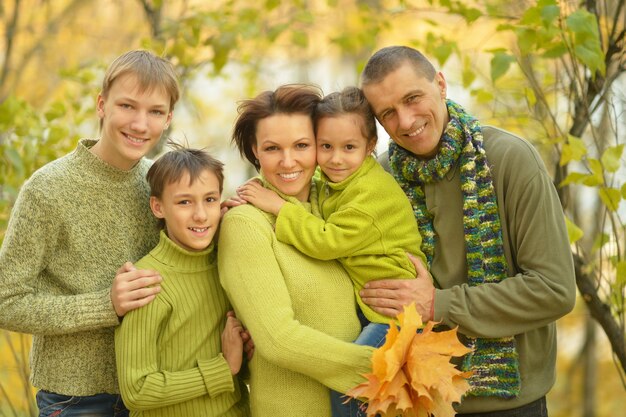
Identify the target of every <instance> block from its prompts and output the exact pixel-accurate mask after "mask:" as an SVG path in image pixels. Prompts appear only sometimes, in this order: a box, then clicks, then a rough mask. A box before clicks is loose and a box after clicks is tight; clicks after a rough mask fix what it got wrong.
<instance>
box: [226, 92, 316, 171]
mask: <svg viewBox="0 0 626 417" xmlns="http://www.w3.org/2000/svg"><path fill="white" fill-rule="evenodd" d="M321 98H322V92H321V90H320V89H319V87H316V86H314V85H310V84H287V85H282V86H280V87H278V88H277V89H276V90H274V91H264V92H262V93H261V94H259V95H258V96H256V97H254V98H251V99H247V100H243V101H242V102H241V103H240V104H239V107H238V108H237V111H238V113H239V115H238V116H237V120H235V126H234V128H233V136H232V142H233V143H234V144H235V145H236V146H237V148H238V149H239V153H240V154H241V156H242V157H245V158H246V159H247V160H248V161H250V163H251V164H252V165H254V167H255V168H256V169H257V171H258V170H259V169H260V165H259V161H258V160H257V159H256V157H255V156H254V152H253V150H252V149H253V146H254V145H255V144H256V129H257V124H258V122H259V121H260V120H262V119H265V118H266V117H270V116H273V115H275V114H281V113H282V114H304V115H307V116H309V117H311V119H312V118H313V113H314V111H315V107H316V106H317V103H319V101H320V100H321Z"/></svg>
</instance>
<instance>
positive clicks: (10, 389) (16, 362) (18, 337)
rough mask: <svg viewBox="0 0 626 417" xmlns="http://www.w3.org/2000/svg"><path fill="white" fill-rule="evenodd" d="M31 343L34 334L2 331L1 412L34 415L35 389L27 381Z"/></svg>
mask: <svg viewBox="0 0 626 417" xmlns="http://www.w3.org/2000/svg"><path fill="white" fill-rule="evenodd" d="M30 345H31V336H28V335H24V334H20V333H11V332H7V331H4V330H0V415H5V414H6V415H13V414H16V413H17V415H31V414H33V407H34V402H33V400H34V393H35V390H34V388H33V387H32V386H31V385H30V383H29V381H28V372H29V369H28V354H29V351H30ZM3 413H4V414H3Z"/></svg>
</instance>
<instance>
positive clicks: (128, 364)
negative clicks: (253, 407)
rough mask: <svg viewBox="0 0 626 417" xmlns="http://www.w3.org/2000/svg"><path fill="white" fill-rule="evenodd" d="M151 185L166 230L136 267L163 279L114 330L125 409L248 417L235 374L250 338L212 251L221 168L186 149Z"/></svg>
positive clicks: (149, 414)
mask: <svg viewBox="0 0 626 417" xmlns="http://www.w3.org/2000/svg"><path fill="white" fill-rule="evenodd" d="M147 179H148V182H149V184H150V189H151V197H150V208H151V209H152V213H153V214H154V216H155V217H157V218H158V219H161V220H160V221H161V223H162V224H161V225H162V226H163V230H161V234H160V241H159V243H158V245H157V246H156V247H155V248H154V249H153V250H152V251H150V253H149V254H148V255H146V256H145V257H144V258H142V259H141V260H140V261H139V262H137V265H136V266H137V267H138V268H146V269H153V270H156V271H158V272H159V273H160V275H161V277H162V278H163V281H162V283H161V292H160V293H159V296H158V297H157V298H156V299H155V300H154V301H153V302H152V303H150V304H148V305H146V306H145V307H142V308H139V309H137V310H134V311H132V312H130V313H129V314H127V315H126V317H125V318H124V321H123V322H122V324H121V325H120V326H119V327H118V329H117V330H116V332H115V348H116V356H117V370H118V375H119V381H120V391H121V394H122V398H123V399H124V403H125V404H126V406H127V407H128V408H129V409H130V410H131V416H145V417H157V416H184V417H193V416H198V417H200V416H203V417H218V416H223V417H241V416H248V415H249V406H248V395H247V394H248V392H247V388H246V386H245V385H244V384H243V382H241V381H240V380H239V379H238V378H237V376H236V375H237V373H238V372H239V370H240V367H241V363H242V359H243V346H244V339H246V340H247V339H248V337H249V335H247V334H246V333H245V331H244V329H243V326H242V324H241V322H240V321H239V320H238V319H237V318H235V316H234V313H232V312H230V311H229V310H230V304H229V302H228V300H227V298H226V295H225V293H224V291H223V290H222V287H221V286H220V281H219V277H218V272H217V264H216V252H215V244H214V243H213V237H214V236H215V233H216V231H217V227H218V225H219V222H220V217H221V215H220V195H221V193H222V184H223V179H224V176H223V164H222V163H221V162H220V161H218V160H216V159H214V158H213V157H211V156H210V155H209V154H207V153H206V152H204V151H202V150H196V149H185V148H182V147H180V148H178V149H176V150H173V151H170V152H168V153H166V154H165V155H163V156H162V157H161V158H159V159H158V160H157V161H156V162H155V163H154V164H153V165H152V167H151V168H150V170H149V171H148V175H147Z"/></svg>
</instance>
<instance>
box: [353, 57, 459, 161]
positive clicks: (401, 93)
mask: <svg viewBox="0 0 626 417" xmlns="http://www.w3.org/2000/svg"><path fill="white" fill-rule="evenodd" d="M363 93H364V94H365V97H366V98H367V100H368V101H369V103H370V105H371V106H372V109H373V110H374V114H375V115H376V118H377V119H378V121H379V122H380V124H381V125H382V126H383V127H384V128H385V130H386V131H387V133H388V134H389V136H390V137H391V139H393V141H394V142H396V143H397V144H398V145H400V146H402V147H403V148H404V149H406V150H408V151H410V152H412V153H414V154H415V155H417V156H418V157H421V158H426V159H428V158H432V157H434V156H435V154H436V153H437V150H438V146H439V140H440V139H441V136H442V135H443V130H444V129H445V127H446V125H447V124H448V120H449V117H448V109H447V107H446V81H445V79H444V78H443V74H441V73H437V74H436V75H435V78H434V79H433V80H432V81H429V80H428V79H427V78H425V77H423V76H421V75H418V74H417V72H416V71H415V70H414V69H413V67H412V66H411V64H410V63H408V62H407V63H404V64H402V65H401V66H400V67H398V68H397V69H396V70H394V71H392V72H390V73H389V74H387V76H385V77H384V78H383V79H382V81H380V82H378V83H373V84H367V85H364V86H363Z"/></svg>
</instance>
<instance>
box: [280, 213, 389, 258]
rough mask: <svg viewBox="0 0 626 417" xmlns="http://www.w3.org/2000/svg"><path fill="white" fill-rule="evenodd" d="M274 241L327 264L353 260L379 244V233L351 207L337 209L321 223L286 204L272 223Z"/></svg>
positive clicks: (372, 222)
mask: <svg viewBox="0 0 626 417" xmlns="http://www.w3.org/2000/svg"><path fill="white" fill-rule="evenodd" d="M364 231H367V233H364ZM276 238H277V239H278V240H280V241H281V242H284V243H287V244H290V245H293V246H295V247H296V248H298V250H299V251H300V252H302V253H304V254H306V255H308V256H310V257H312V258H316V259H321V260H330V259H339V258H343V257H347V256H353V255H354V254H355V253H356V252H358V251H359V250H360V249H363V248H367V247H369V246H370V245H371V244H373V243H375V242H377V241H380V238H381V233H380V231H379V230H378V229H377V227H376V224H375V222H374V219H373V218H372V216H371V215H369V214H368V213H366V212H364V211H362V210H358V209H357V208H355V207H344V208H340V209H339V210H337V211H336V212H334V213H332V214H331V215H330V216H329V217H328V219H327V220H324V219H320V218H318V217H316V216H315V215H313V214H311V213H309V212H307V211H306V210H305V209H304V208H302V207H300V206H297V205H295V204H292V203H286V204H285V205H284V206H283V207H282V209H281V210H280V212H279V213H278V217H277V219H276Z"/></svg>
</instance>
